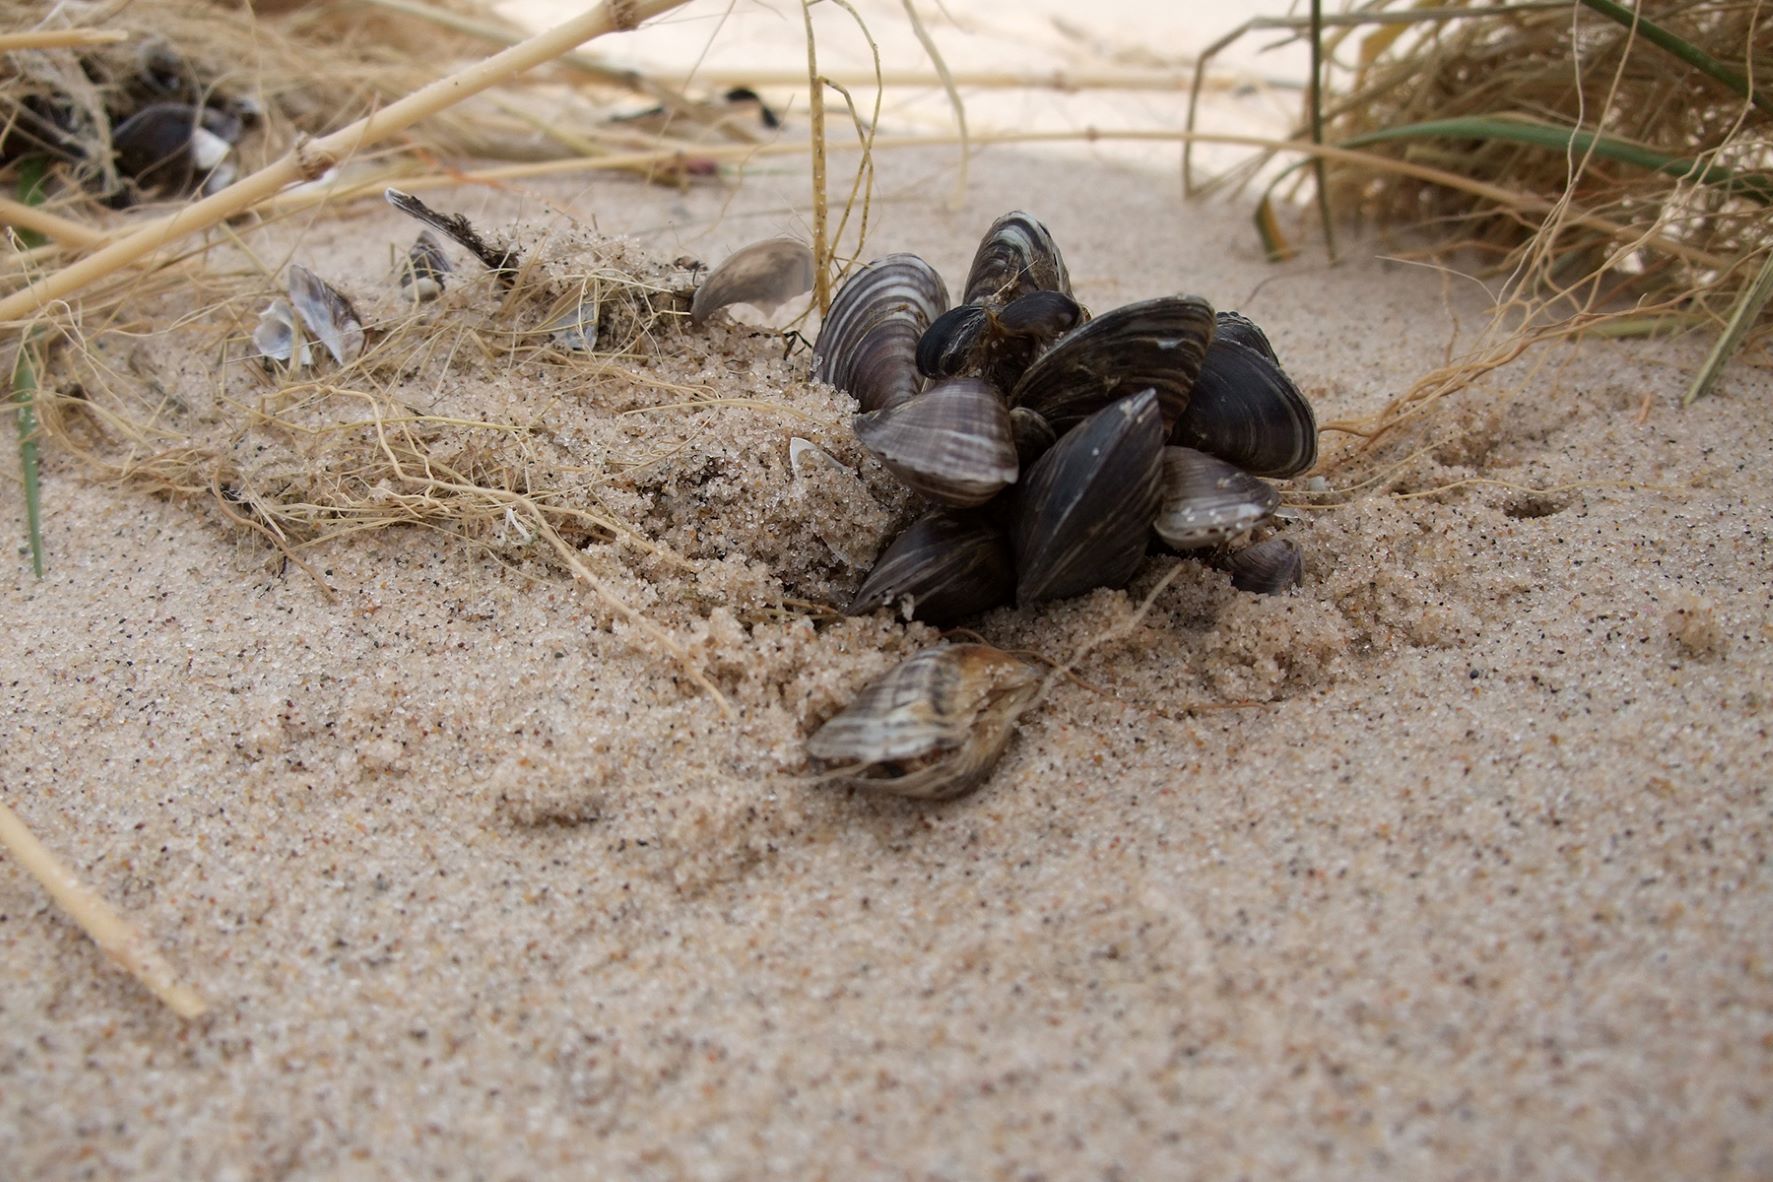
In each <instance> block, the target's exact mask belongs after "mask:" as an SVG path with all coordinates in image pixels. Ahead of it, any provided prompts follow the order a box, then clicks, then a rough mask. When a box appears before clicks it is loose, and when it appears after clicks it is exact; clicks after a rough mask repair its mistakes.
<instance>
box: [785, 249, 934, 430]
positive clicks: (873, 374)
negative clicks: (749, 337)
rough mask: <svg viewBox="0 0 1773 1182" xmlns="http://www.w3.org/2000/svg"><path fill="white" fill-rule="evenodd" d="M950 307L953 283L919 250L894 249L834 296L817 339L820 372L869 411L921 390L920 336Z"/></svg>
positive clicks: (817, 374)
mask: <svg viewBox="0 0 1773 1182" xmlns="http://www.w3.org/2000/svg"><path fill="white" fill-rule="evenodd" d="M947 310H948V287H947V285H946V284H944V283H943V282H942V277H941V276H940V275H938V274H936V271H935V268H933V267H931V266H930V265H929V264H928V263H926V262H924V261H923V260H922V259H920V258H918V257H917V256H916V255H914V254H889V255H887V256H885V257H884V258H879V259H875V260H874V261H873V262H872V263H869V264H868V265H867V266H866V267H863V268H862V269H861V270H860V271H857V272H856V273H855V274H854V275H851V276H850V278H849V280H848V282H846V283H845V284H844V285H843V287H842V288H841V289H839V291H838V293H837V298H836V299H834V300H832V301H831V310H830V311H829V312H828V313H826V315H825V324H824V326H823V327H822V328H821V329H820V330H819V341H818V343H817V344H816V345H814V346H813V376H814V377H815V378H817V379H819V380H820V381H822V382H829V383H830V384H831V385H833V386H836V387H837V388H838V389H839V390H842V391H844V392H846V393H848V394H852V395H854V396H855V399H856V401H857V402H859V403H860V404H861V406H862V409H863V410H864V411H872V410H880V409H882V408H884V407H888V406H893V405H895V404H897V403H900V402H904V401H905V400H906V399H909V398H911V397H913V396H914V395H916V394H917V392H918V391H919V390H920V389H921V388H922V386H923V379H922V378H921V377H920V376H919V375H918V372H917V343H918V341H919V340H921V339H922V337H923V334H924V330H925V329H927V328H929V326H930V323H931V322H932V321H934V320H935V319H936V317H938V316H940V315H941V314H942V313H943V312H946V311H947Z"/></svg>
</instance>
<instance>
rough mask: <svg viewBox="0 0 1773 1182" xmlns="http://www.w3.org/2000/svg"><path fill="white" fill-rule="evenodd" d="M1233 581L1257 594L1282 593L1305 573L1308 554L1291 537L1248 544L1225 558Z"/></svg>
mask: <svg viewBox="0 0 1773 1182" xmlns="http://www.w3.org/2000/svg"><path fill="white" fill-rule="evenodd" d="M1225 565H1226V567H1227V569H1229V570H1230V571H1231V585H1232V586H1233V587H1236V588H1237V589H1238V590H1239V591H1250V592H1253V593H1255V594H1257V595H1280V594H1281V593H1283V592H1286V591H1291V590H1292V589H1293V588H1294V587H1297V586H1298V585H1299V584H1300V582H1301V581H1302V580H1303V579H1304V577H1305V554H1304V552H1303V551H1302V550H1300V548H1299V543H1298V542H1295V541H1294V540H1293V539H1291V538H1268V539H1267V540H1265V541H1261V542H1257V543H1256V544H1255V545H1254V546H1245V547H1244V548H1243V549H1242V550H1239V551H1238V552H1237V553H1236V554H1233V555H1232V556H1231V557H1230V558H1228V559H1227V560H1226V562H1225Z"/></svg>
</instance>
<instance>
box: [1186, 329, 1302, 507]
mask: <svg viewBox="0 0 1773 1182" xmlns="http://www.w3.org/2000/svg"><path fill="white" fill-rule="evenodd" d="M1170 439H1171V441H1172V442H1174V443H1178V444H1181V445H1182V446H1183V447H1194V448H1199V449H1200V450H1201V451H1204V452H1209V453H1211V454H1213V455H1216V456H1218V457H1219V458H1220V459H1222V460H1227V461H1229V462H1231V463H1233V464H1236V465H1237V466H1238V467H1240V468H1242V469H1244V470H1245V471H1247V472H1252V473H1254V474H1255V475H1257V476H1273V477H1286V476H1297V475H1298V474H1299V473H1301V472H1303V471H1305V470H1306V469H1308V468H1310V467H1311V466H1312V465H1313V464H1315V463H1317V416H1316V415H1315V414H1313V413H1312V410H1311V403H1310V402H1308V401H1306V398H1305V395H1303V394H1301V393H1300V392H1299V387H1297V386H1295V385H1294V384H1293V382H1292V379H1291V378H1289V377H1287V375H1286V373H1285V372H1284V371H1283V370H1282V369H1281V367H1280V365H1279V364H1278V363H1277V362H1276V361H1275V360H1274V359H1273V358H1272V357H1270V356H1267V355H1265V354H1263V353H1261V352H1259V351H1257V350H1256V349H1253V348H1250V347H1248V346H1246V345H1239V344H1235V343H1232V342H1229V341H1223V340H1215V341H1214V342H1213V345H1212V347H1211V348H1209V349H1208V350H1207V356H1206V361H1205V363H1204V364H1203V365H1202V366H1201V370H1200V377H1199V378H1197V379H1196V380H1195V383H1194V393H1193V394H1192V395H1191V396H1190V397H1189V399H1188V406H1187V408H1186V409H1185V410H1184V411H1183V412H1182V415H1181V417H1180V418H1178V419H1177V420H1176V426H1175V429H1174V430H1173V431H1172V432H1171V435H1170Z"/></svg>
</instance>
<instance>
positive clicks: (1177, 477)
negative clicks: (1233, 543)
mask: <svg viewBox="0 0 1773 1182" xmlns="http://www.w3.org/2000/svg"><path fill="white" fill-rule="evenodd" d="M1279 505H1280V493H1278V492H1276V491H1275V489H1274V486H1272V485H1270V484H1267V483H1265V482H1263V481H1261V480H1258V479H1257V478H1256V477H1254V476H1252V475H1250V474H1249V473H1248V472H1245V471H1244V470H1243V469H1242V468H1239V467H1237V466H1236V465H1235V464H1228V463H1226V462H1225V461H1224V460H1221V459H1219V458H1218V457H1217V456H1211V455H1208V454H1207V453H1206V452H1204V451H1197V450H1195V449H1194V448H1191V447H1166V448H1164V450H1163V479H1162V494H1161V500H1160V502H1159V504H1158V510H1157V517H1156V518H1155V519H1154V520H1153V521H1152V523H1151V527H1152V528H1153V529H1154V530H1156V531H1157V536H1158V537H1160V538H1162V539H1163V540H1164V543H1165V544H1166V545H1168V546H1170V547H1172V548H1174V549H1177V550H1194V549H1198V548H1200V547H1202V546H1216V545H1218V544H1220V543H1221V542H1228V541H1230V540H1231V539H1232V538H1235V537H1238V536H1239V535H1241V534H1244V533H1247V532H1249V531H1250V530H1251V529H1252V528H1254V527H1255V526H1256V525H1257V524H1259V523H1260V522H1262V521H1264V520H1266V519H1267V518H1268V516H1269V515H1270V514H1272V513H1273V512H1274V511H1275V509H1276V508H1278V507H1279Z"/></svg>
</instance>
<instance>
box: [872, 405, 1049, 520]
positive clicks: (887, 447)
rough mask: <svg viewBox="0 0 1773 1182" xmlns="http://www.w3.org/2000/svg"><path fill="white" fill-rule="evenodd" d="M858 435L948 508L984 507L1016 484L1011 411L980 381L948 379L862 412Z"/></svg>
mask: <svg viewBox="0 0 1773 1182" xmlns="http://www.w3.org/2000/svg"><path fill="white" fill-rule="evenodd" d="M855 431H856V438H857V439H858V440H859V441H860V442H861V444H862V446H863V447H865V448H867V449H868V450H869V451H870V452H872V453H874V456H875V458H877V459H879V460H880V462H881V463H883V464H885V465H886V466H887V468H888V469H889V470H890V471H891V472H892V473H893V475H895V476H897V477H898V478H899V479H900V480H901V481H903V482H904V483H905V484H906V485H907V486H909V487H910V488H911V489H913V490H914V491H916V492H920V493H922V494H923V495H924V496H926V497H928V498H930V499H931V500H932V501H936V502H938V503H940V504H943V505H950V506H953V507H954V508H959V509H965V508H970V507H971V506H974V505H982V504H984V503H985V502H986V501H989V500H990V499H991V498H992V497H994V496H996V495H997V494H998V493H999V492H1001V491H1002V490H1003V489H1005V488H1007V487H1008V486H1009V485H1011V484H1014V483H1015V482H1016V473H1017V464H1016V444H1015V439H1014V436H1013V435H1012V432H1011V427H1010V412H1009V410H1008V408H1006V407H1005V406H1004V404H1003V397H1002V395H1000V394H999V393H998V392H997V387H995V386H993V385H991V384H990V383H989V382H984V381H980V380H979V379H978V378H950V379H948V380H947V381H943V382H938V383H936V384H935V385H933V386H931V387H930V388H929V389H928V390H925V391H924V392H923V393H922V394H919V395H917V396H916V397H915V398H911V399H909V400H907V401H904V402H899V403H896V404H894V405H892V406H889V407H886V408H884V409H882V410H877V411H872V412H870V413H868V414H861V415H857V416H856V418H855Z"/></svg>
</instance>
